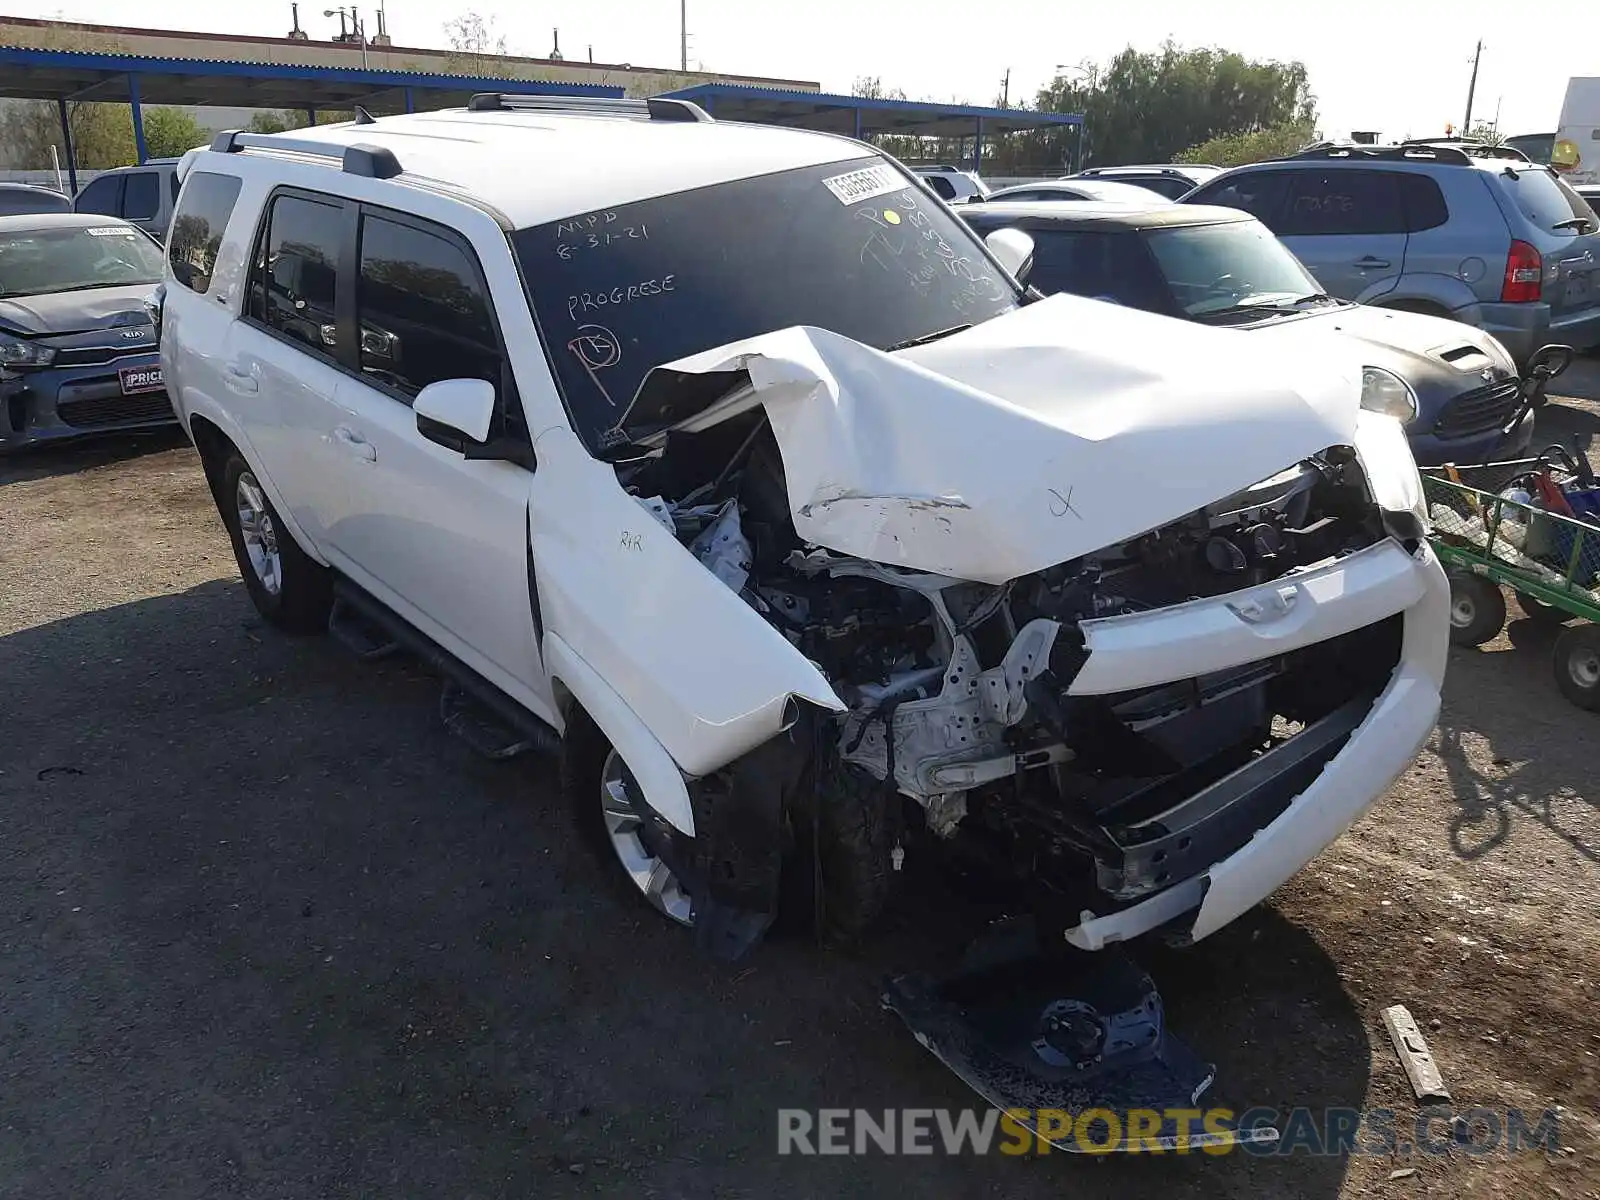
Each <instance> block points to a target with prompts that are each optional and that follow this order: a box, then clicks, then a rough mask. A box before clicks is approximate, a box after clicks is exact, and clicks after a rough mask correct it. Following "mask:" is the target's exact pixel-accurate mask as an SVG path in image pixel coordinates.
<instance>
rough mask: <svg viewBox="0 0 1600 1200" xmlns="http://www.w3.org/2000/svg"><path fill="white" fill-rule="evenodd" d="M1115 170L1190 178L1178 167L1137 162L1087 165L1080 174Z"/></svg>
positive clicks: (1103, 172) (1101, 173) (1104, 172)
mask: <svg viewBox="0 0 1600 1200" xmlns="http://www.w3.org/2000/svg"><path fill="white" fill-rule="evenodd" d="M1196 165H1199V164H1196ZM1113 171H1149V172H1152V173H1154V174H1156V175H1171V176H1172V177H1173V178H1175V179H1188V178H1189V176H1187V175H1185V174H1184V173H1183V172H1182V171H1181V170H1179V169H1178V168H1177V167H1163V166H1150V167H1146V166H1140V165H1138V164H1136V163H1134V164H1130V165H1128V166H1126V167H1085V168H1084V169H1083V170H1081V171H1079V172H1078V174H1079V175H1109V174H1111V173H1112V172H1113Z"/></svg>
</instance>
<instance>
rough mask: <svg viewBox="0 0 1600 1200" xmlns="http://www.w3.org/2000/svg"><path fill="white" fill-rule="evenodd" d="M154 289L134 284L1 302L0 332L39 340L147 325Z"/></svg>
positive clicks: (153, 287)
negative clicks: (87, 331) (58, 335)
mask: <svg viewBox="0 0 1600 1200" xmlns="http://www.w3.org/2000/svg"><path fill="white" fill-rule="evenodd" d="M156 286H157V285H156V284H153V283H136V284H132V285H129V286H126V287H109V288H86V289H84V290H83V291H78V292H56V293H53V294H51V295H45V296H17V297H15V298H13V299H9V300H0V329H3V330H6V331H8V332H11V333H20V334H23V335H25V336H30V337H38V336H41V335H46V334H55V333H80V332H82V331H84V330H87V329H111V328H113V327H116V326H119V325H148V324H149V323H150V313H149V310H148V309H146V308H145V306H144V302H145V301H146V300H147V299H149V298H150V296H151V295H153V294H154V292H155V290H156Z"/></svg>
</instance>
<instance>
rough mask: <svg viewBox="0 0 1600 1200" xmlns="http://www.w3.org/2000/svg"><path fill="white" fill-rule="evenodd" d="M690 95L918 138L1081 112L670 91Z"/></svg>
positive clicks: (1068, 120)
mask: <svg viewBox="0 0 1600 1200" xmlns="http://www.w3.org/2000/svg"><path fill="white" fill-rule="evenodd" d="M669 94H670V95H671V96H672V97H673V98H675V99H680V100H692V101H694V102H695V103H696V104H698V105H700V106H701V107H702V108H704V109H705V110H706V111H707V112H709V113H710V114H711V115H712V116H714V117H716V118H718V119H719V120H724V121H755V122H758V123H760V124H763V125H790V126H793V127H795V128H799V129H820V130H824V131H826V132H829V133H844V134H849V135H850V136H852V137H871V136H872V135H874V134H880V133H899V134H910V135H913V136H920V137H973V136H975V135H976V136H978V137H982V136H983V135H984V134H995V133H1016V132H1019V131H1021V130H1024V129H1044V128H1049V127H1058V126H1063V125H1082V124H1083V117H1082V116H1080V115H1079V114H1077V113H1053V112H1035V111H1033V110H1032V109H1026V108H981V107H977V106H975V105H971V104H939V103H935V102H933V101H925V100H880V99H874V98H872V97H868V96H839V95H831V94H829V93H826V92H789V91H783V90H781V89H778V88H761V87H746V86H743V85H740V84H731V83H702V84H699V85H697V86H695V87H691V88H684V89H683V90H682V91H677V92H671V93H669Z"/></svg>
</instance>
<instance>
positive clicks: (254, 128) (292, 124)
mask: <svg viewBox="0 0 1600 1200" xmlns="http://www.w3.org/2000/svg"><path fill="white" fill-rule="evenodd" d="M355 115H356V114H355V113H354V112H353V111H351V112H340V111H336V110H330V111H328V112H321V111H319V112H318V113H317V124H318V125H337V124H339V123H340V122H342V121H350V120H354V119H355ZM309 124H310V122H309V121H307V120H306V114H305V112H304V111H303V110H301V109H298V108H284V109H277V110H272V109H263V110H262V111H261V112H258V113H256V114H255V115H254V116H252V117H251V118H250V124H249V126H248V129H249V132H251V133H287V132H289V131H290V130H291V129H304V128H305V127H306V126H307V125H309Z"/></svg>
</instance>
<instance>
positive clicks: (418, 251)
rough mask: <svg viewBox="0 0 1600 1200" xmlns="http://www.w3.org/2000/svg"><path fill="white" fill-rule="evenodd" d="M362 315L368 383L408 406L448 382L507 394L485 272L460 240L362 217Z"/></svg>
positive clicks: (364, 368)
mask: <svg viewBox="0 0 1600 1200" xmlns="http://www.w3.org/2000/svg"><path fill="white" fill-rule="evenodd" d="M356 314H357V318H358V319H359V321H360V327H361V374H362V375H363V376H365V377H366V378H367V379H369V380H371V381H373V382H375V383H380V384H383V385H384V386H386V387H388V388H391V389H393V390H394V391H396V392H399V393H400V394H401V395H403V396H405V397H406V398H407V399H410V398H411V397H413V396H415V395H416V394H417V393H418V392H420V391H421V390H422V389H423V388H425V387H427V386H428V385H429V384H430V383H437V382H438V381H439V380H441V379H487V380H488V381H489V382H490V383H493V384H494V385H495V387H496V388H497V389H498V388H501V387H502V383H503V376H504V359H503V357H502V355H501V353H500V339H499V336H498V335H497V334H496V332H495V324H494V317H493V315H492V314H491V310H490V306H489V295H488V291H487V289H486V288H485V287H484V284H483V279H482V272H481V271H480V270H479V268H478V264H477V261H476V259H474V258H473V257H472V256H471V255H470V254H469V253H468V252H467V250H466V249H465V248H464V247H462V246H461V245H460V244H458V243H457V242H455V241H454V240H452V239H450V238H448V237H444V236H441V235H439V234H436V233H430V232H428V231H427V230H426V229H423V228H420V227H418V226H417V225H413V224H411V223H409V222H403V221H400V220H391V219H389V218H387V217H380V216H373V215H370V214H368V215H366V216H363V218H362V221H361V274H360V279H359V283H358V284H357V288H356ZM508 407H514V406H508Z"/></svg>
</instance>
